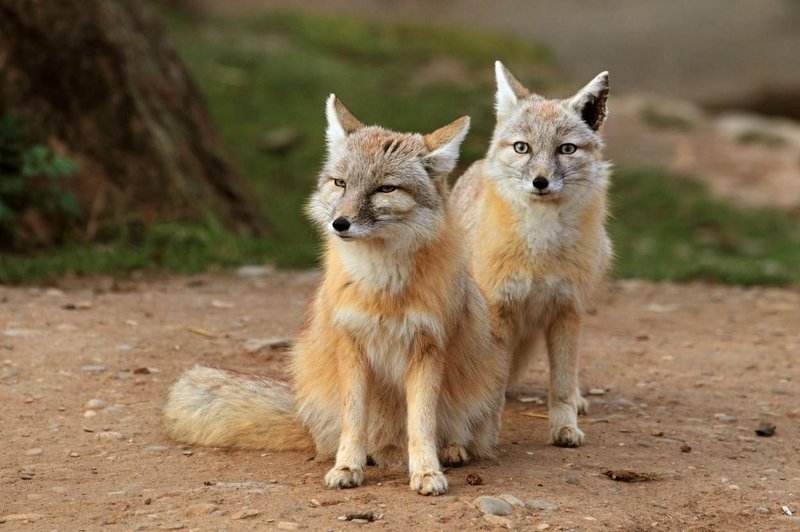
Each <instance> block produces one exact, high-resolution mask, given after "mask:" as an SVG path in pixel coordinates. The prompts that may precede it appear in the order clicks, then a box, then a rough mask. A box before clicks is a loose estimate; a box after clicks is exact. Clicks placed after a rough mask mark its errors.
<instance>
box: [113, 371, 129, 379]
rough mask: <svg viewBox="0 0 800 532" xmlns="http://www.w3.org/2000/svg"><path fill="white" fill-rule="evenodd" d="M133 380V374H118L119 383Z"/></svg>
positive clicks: (127, 372)
mask: <svg viewBox="0 0 800 532" xmlns="http://www.w3.org/2000/svg"><path fill="white" fill-rule="evenodd" d="M132 378H133V373H131V372H130V371H120V372H119V373H117V380H118V381H126V380H128V379H132Z"/></svg>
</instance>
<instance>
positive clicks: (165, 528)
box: [161, 523, 186, 530]
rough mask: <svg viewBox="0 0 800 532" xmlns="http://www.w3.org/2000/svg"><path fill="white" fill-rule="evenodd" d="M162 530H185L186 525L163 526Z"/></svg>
mask: <svg viewBox="0 0 800 532" xmlns="http://www.w3.org/2000/svg"><path fill="white" fill-rule="evenodd" d="M161 528H163V529H164V530H181V529H183V528H186V525H184V524H183V523H172V524H169V525H163V526H162V527H161Z"/></svg>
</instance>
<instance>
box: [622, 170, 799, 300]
mask: <svg viewBox="0 0 800 532" xmlns="http://www.w3.org/2000/svg"><path fill="white" fill-rule="evenodd" d="M613 182H614V185H613V188H612V202H613V213H614V216H613V219H612V220H611V224H610V230H611V237H612V239H613V240H614V245H615V249H616V253H617V257H616V260H615V268H614V271H615V274H616V276H618V277H624V278H630V277H639V278H646V279H655V280H676V281H688V280H694V279H704V280H712V281H718V282H723V283H731V284H743V285H752V284H777V285H781V284H800V220H798V219H797V218H796V217H793V216H791V215H789V214H786V213H783V212H781V211H777V210H775V209H767V208H759V209H755V208H742V207H736V206H733V205H730V204H728V203H726V202H724V201H722V200H720V199H717V198H714V197H712V196H710V195H709V193H708V192H707V190H706V188H705V187H704V186H703V185H702V184H700V183H698V182H697V181H693V180H691V179H687V178H683V177H676V176H671V175H668V174H666V173H664V172H661V171H658V170H652V169H639V170H631V169H628V170H626V169H620V170H617V171H616V172H615V174H614V177H613Z"/></svg>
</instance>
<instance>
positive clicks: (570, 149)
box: [558, 143, 578, 155]
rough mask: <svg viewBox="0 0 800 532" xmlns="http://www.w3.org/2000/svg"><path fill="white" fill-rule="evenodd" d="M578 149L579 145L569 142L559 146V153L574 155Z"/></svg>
mask: <svg viewBox="0 0 800 532" xmlns="http://www.w3.org/2000/svg"><path fill="white" fill-rule="evenodd" d="M576 151H578V147H577V146H576V145H574V144H569V143H567V144H562V145H561V146H559V147H558V153H560V154H562V155H572V154H573V153H575V152H576Z"/></svg>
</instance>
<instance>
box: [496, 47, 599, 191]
mask: <svg viewBox="0 0 800 532" xmlns="http://www.w3.org/2000/svg"><path fill="white" fill-rule="evenodd" d="M495 73H496V77H497V96H496V110H497V125H496V127H495V131H494V136H493V138H492V143H491V145H490V147H489V152H488V154H487V162H488V164H489V173H490V175H491V176H492V177H493V178H494V179H495V182H496V185H497V188H498V190H500V191H502V192H503V193H504V195H506V196H507V197H509V198H515V199H516V200H517V201H523V202H525V201H527V202H531V201H556V202H580V203H583V202H585V201H586V200H588V199H590V198H591V197H593V196H594V194H595V193H596V191H598V190H602V189H604V188H605V187H606V186H607V183H606V180H607V171H606V170H607V167H608V163H606V162H604V161H603V160H602V156H601V150H602V147H603V142H602V139H601V138H600V136H599V134H598V129H599V128H600V126H601V125H602V124H603V122H604V121H605V118H606V115H607V107H606V102H607V98H608V73H607V72H603V73H601V74H599V75H598V76H597V77H595V78H594V79H593V80H592V81H591V82H589V84H587V85H586V86H585V87H583V88H582V89H581V90H580V91H578V93H577V94H575V95H574V96H573V97H571V98H567V99H563V100H551V99H547V98H544V97H542V96H539V95H537V94H532V93H530V92H529V91H528V90H527V89H526V88H525V87H523V86H522V84H521V83H520V82H519V81H517V79H516V78H514V76H513V75H512V74H511V73H510V72H509V71H508V70H507V69H506V68H505V67H504V66H503V65H502V64H501V63H500V62H499V61H498V62H497V63H496V64H495Z"/></svg>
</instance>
